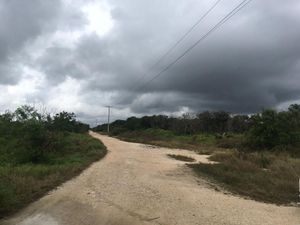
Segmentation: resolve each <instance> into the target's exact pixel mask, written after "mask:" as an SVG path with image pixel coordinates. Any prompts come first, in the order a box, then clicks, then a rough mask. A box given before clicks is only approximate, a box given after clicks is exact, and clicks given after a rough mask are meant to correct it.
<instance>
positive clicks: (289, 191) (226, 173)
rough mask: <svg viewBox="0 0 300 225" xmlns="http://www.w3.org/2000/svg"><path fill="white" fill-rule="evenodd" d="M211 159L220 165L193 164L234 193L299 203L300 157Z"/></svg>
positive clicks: (264, 154) (219, 156) (272, 155)
mask: <svg viewBox="0 0 300 225" xmlns="http://www.w3.org/2000/svg"><path fill="white" fill-rule="evenodd" d="M210 158H211V160H213V161H217V162H219V163H218V164H193V165H189V166H190V167H192V168H193V170H194V171H195V172H196V173H197V174H198V175H200V176H202V177H203V176H204V177H207V178H208V179H209V180H211V181H212V182H214V183H217V184H219V185H220V186H222V187H223V188H225V189H226V190H229V191H231V192H232V193H235V194H238V195H241V196H246V197H249V198H251V199H255V200H258V201H263V202H267V203H276V204H290V203H295V202H297V201H298V179H299V175H300V158H293V157H291V156H290V155H289V154H287V153H270V152H260V153H258V152H252V153H244V152H238V151H230V152H227V153H216V154H214V155H212V156H211V157H210Z"/></svg>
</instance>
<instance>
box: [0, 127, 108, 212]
mask: <svg viewBox="0 0 300 225" xmlns="http://www.w3.org/2000/svg"><path fill="white" fill-rule="evenodd" d="M60 141H61V142H62V143H63V145H62V146H61V149H60V150H59V151H53V152H51V153H49V154H48V156H47V161H45V162H43V163H38V164H32V163H17V164H16V163H14V164H12V163H1V164H0V218H2V217H4V216H7V215H10V214H12V213H14V212H16V211H17V210H19V209H20V208H22V207H24V206H26V205H27V204H28V203H30V202H32V201H34V200H36V199H38V198H40V197H42V196H43V195H45V193H47V192H48V191H50V190H51V189H53V188H55V187H57V186H58V185H60V184H61V183H63V182H64V181H66V180H68V179H70V178H72V177H74V176H76V175H78V174H79V173H80V172H81V171H82V170H84V169H85V168H87V167H88V166H89V165H90V164H91V163H93V162H95V161H97V160H99V159H101V158H103V157H104V156H105V155H106V148H105V146H104V145H103V144H102V143H101V142H100V141H99V140H97V139H94V138H92V137H90V136H89V135H87V134H76V133H69V134H67V135H63V136H62V140H60Z"/></svg>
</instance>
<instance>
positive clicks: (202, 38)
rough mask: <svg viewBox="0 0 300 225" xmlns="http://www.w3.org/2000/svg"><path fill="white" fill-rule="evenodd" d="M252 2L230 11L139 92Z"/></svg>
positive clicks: (247, 0) (249, 0)
mask: <svg viewBox="0 0 300 225" xmlns="http://www.w3.org/2000/svg"><path fill="white" fill-rule="evenodd" d="M251 1H252V0H243V1H242V2H241V3H239V4H238V5H237V6H236V7H235V8H234V9H233V10H232V11H230V12H229V13H228V14H227V15H226V16H225V17H223V19H221V20H220V21H219V22H218V23H217V24H216V25H215V26H214V27H213V28H212V29H210V30H209V31H208V32H207V33H206V34H205V35H203V36H202V37H201V38H200V39H199V40H198V41H196V42H195V43H194V44H193V45H191V46H190V47H189V48H188V49H187V50H185V51H184V52H183V53H182V54H181V55H180V56H179V57H177V58H176V59H175V60H174V61H173V62H171V63H170V64H169V65H167V66H166V67H165V68H164V69H163V70H161V71H160V72H159V73H157V74H156V75H155V76H154V77H152V78H151V79H150V80H149V81H147V82H146V83H145V84H143V85H142V86H141V87H139V88H137V89H136V90H137V91H140V90H141V89H143V88H144V87H146V86H147V85H148V84H149V83H151V82H152V81H154V80H155V79H157V78H158V77H160V76H161V75H162V74H163V73H164V72H166V71H167V70H168V69H170V68H171V67H172V66H174V65H175V64H176V63H177V62H178V61H179V60H181V59H182V58H183V57H184V56H185V55H186V54H187V53H189V52H190V51H191V50H192V49H193V48H195V47H196V46H197V45H198V44H200V43H201V42H202V41H204V40H205V39H206V38H207V37H208V36H209V35H210V34H211V33H213V32H214V31H215V30H217V29H218V28H220V27H221V26H222V25H223V24H224V23H226V22H227V21H228V20H229V19H230V18H231V17H233V16H234V15H235V14H237V13H238V12H239V11H240V10H241V9H243V8H244V7H245V6H246V5H247V4H249V3H250V2H251Z"/></svg>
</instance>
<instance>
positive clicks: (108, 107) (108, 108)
mask: <svg viewBox="0 0 300 225" xmlns="http://www.w3.org/2000/svg"><path fill="white" fill-rule="evenodd" d="M110 108H111V106H107V134H109V125H110V124H109V123H110Z"/></svg>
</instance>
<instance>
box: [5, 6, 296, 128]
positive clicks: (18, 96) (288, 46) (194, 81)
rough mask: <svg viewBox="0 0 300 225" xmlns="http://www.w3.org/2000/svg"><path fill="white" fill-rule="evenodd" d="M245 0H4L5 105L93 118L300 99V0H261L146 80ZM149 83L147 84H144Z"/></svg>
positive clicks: (279, 104)
mask: <svg viewBox="0 0 300 225" xmlns="http://www.w3.org/2000/svg"><path fill="white" fill-rule="evenodd" d="M240 1H241V0H222V1H221V2H220V3H219V5H218V6H217V7H216V8H215V9H214V10H213V11H212V12H211V14H209V16H207V17H206V18H205V20H203V21H202V22H201V23H200V24H199V25H198V26H197V28H196V29H195V30H194V31H193V32H192V33H191V34H190V35H189V36H188V37H187V38H186V39H185V40H184V41H183V42H182V43H181V44H180V45H179V46H178V47H177V48H176V49H175V50H174V51H173V52H172V53H171V54H170V55H168V57H166V58H165V59H164V60H162V61H161V62H160V63H159V64H158V65H156V66H155V67H154V68H153V64H155V63H156V62H157V60H158V59H159V58H160V57H161V56H162V55H163V54H164V53H165V52H166V51H167V50H168V49H169V48H170V47H171V46H172V45H173V44H174V43H176V41H177V40H178V39H179V38H180V37H181V36H182V35H183V34H184V33H185V32H186V31H187V30H188V29H189V28H190V27H191V26H192V25H193V24H194V23H195V22H196V21H197V20H198V19H199V18H200V17H201V16H202V15H203V14H204V13H205V12H206V11H207V10H208V9H209V8H210V7H211V6H212V5H213V4H214V3H215V2H216V0H163V1H162V0H51V1H46V0H26V1H20V0H1V1H0V93H1V98H0V111H4V110H5V109H11V110H13V109H14V108H15V107H17V106H19V105H22V104H31V105H36V106H38V107H40V106H41V105H44V106H45V107H46V108H47V110H48V111H50V112H57V111H60V110H67V111H73V112H75V113H76V114H78V116H79V118H80V119H82V120H83V121H85V122H89V123H94V122H95V120H96V119H98V122H100V123H101V122H105V120H106V109H105V106H106V105H112V106H113V119H117V118H126V117H128V116H132V115H136V116H140V115H145V114H158V113H164V114H180V113H183V112H198V111H203V110H208V109H209V110H226V111H229V112H232V113H253V112H257V111H259V110H260V109H262V108H266V107H274V108H284V107H286V106H287V105H288V104H290V103H294V102H299V100H300V87H299V85H300V43H299V40H300V1H298V0H287V1H282V0H253V1H252V2H251V3H250V4H249V5H247V6H246V7H245V8H244V9H243V10H241V11H240V12H239V13H238V14H236V15H235V16H234V17H232V18H231V19H230V20H229V21H228V22H227V23H226V24H224V25H223V26H222V27H221V28H220V29H219V30H217V31H216V32H214V33H213V34H211V35H210V36H209V37H208V38H207V39H206V40H205V41H203V42H201V44H199V45H198V46H197V47H196V48H194V49H193V50H192V51H191V52H189V54H187V55H186V56H185V57H184V58H182V59H181V60H180V61H179V62H178V63H177V64H175V65H174V66H173V67H172V68H170V69H169V70H167V71H166V72H164V73H163V74H162V75H161V76H160V77H159V78H158V79H156V80H154V81H153V82H151V83H149V84H148V85H146V86H144V84H145V83H146V82H147V81H148V80H150V79H151V78H152V77H153V76H155V75H156V74H157V73H159V72H160V71H161V70H162V69H164V68H165V67H166V66H167V65H168V64H169V63H171V62H172V61H173V60H174V59H176V57H178V56H179V55H180V54H182V52H184V51H185V49H187V48H188V47H189V46H190V45H192V44H193V43H194V42H195V41H197V40H198V39H199V38H201V37H202V36H203V35H204V34H205V33H206V32H207V31H208V30H209V29H210V28H211V27H213V26H214V25H215V24H216V23H217V22H218V21H219V20H220V19H221V18H222V17H223V16H225V15H226V14H227V13H228V12H230V10H232V9H233V8H234V7H235V6H236V5H237V4H238V3H239V2H240ZM140 87H143V88H140Z"/></svg>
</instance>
